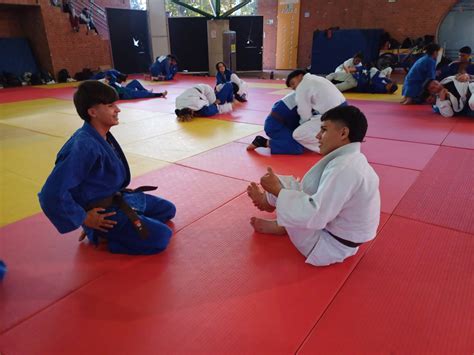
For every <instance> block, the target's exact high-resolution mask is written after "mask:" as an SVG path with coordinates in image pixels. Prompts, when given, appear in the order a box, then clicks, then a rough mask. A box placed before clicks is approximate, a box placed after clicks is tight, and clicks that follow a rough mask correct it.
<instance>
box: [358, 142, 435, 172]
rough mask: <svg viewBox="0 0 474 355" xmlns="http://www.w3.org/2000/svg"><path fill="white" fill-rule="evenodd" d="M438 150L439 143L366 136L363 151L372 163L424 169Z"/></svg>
mask: <svg viewBox="0 0 474 355" xmlns="http://www.w3.org/2000/svg"><path fill="white" fill-rule="evenodd" d="M437 150H438V146H437V145H431V144H420V143H410V142H400V141H394V140H389V139H378V138H366V139H365V142H364V143H362V153H364V154H365V155H366V156H367V160H368V161H369V162H371V163H378V164H383V165H390V166H396V167H400V168H407V169H414V170H423V168H424V167H425V166H426V164H428V162H429V161H430V159H431V158H432V156H433V155H434V154H435V153H436V151H437Z"/></svg>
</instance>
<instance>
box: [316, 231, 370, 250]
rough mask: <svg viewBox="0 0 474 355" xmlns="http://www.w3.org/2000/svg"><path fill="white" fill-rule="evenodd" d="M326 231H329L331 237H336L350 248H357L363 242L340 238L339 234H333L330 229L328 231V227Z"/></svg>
mask: <svg viewBox="0 0 474 355" xmlns="http://www.w3.org/2000/svg"><path fill="white" fill-rule="evenodd" d="M325 231H326V232H328V233H329V235H330V236H331V237H333V238H334V239H336V240H337V241H338V242H339V243H341V244H344V245H345V246H346V247H349V248H357V247H358V246H359V245H362V243H355V242H351V241H350V240H347V239H342V238H339V237H338V236H337V235H334V234H332V233H331V232H330V231H328V230H327V229H325Z"/></svg>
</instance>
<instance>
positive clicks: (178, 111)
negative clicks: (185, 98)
mask: <svg viewBox="0 0 474 355" xmlns="http://www.w3.org/2000/svg"><path fill="white" fill-rule="evenodd" d="M174 113H175V114H176V116H178V117H179V116H187V115H190V114H192V113H193V110H191V109H190V108H187V107H185V108H182V109H179V108H177V109H176V110H174Z"/></svg>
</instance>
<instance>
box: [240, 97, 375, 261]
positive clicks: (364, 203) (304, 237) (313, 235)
mask: <svg viewBox="0 0 474 355" xmlns="http://www.w3.org/2000/svg"><path fill="white" fill-rule="evenodd" d="M321 121H322V125H321V130H320V132H319V133H318V134H317V139H318V141H319V145H320V149H321V154H322V155H323V158H322V159H321V160H320V161H319V162H318V163H316V165H314V166H313V167H312V168H311V169H310V170H309V171H308V172H307V173H306V175H305V176H304V177H303V180H301V181H299V180H298V179H295V178H294V177H292V176H281V175H276V174H275V173H274V172H273V170H272V169H271V168H268V172H267V174H265V175H264V176H262V178H261V179H260V184H261V187H260V186H259V185H257V184H256V183H255V182H252V183H251V184H250V185H249V186H248V188H247V193H248V195H249V197H250V198H251V200H252V202H253V204H254V205H255V206H256V207H257V208H258V209H260V210H262V211H269V212H271V211H276V219H275V220H267V219H262V218H257V217H252V218H251V220H250V223H251V225H252V226H253V228H254V229H255V231H256V232H259V233H265V234H276V235H285V234H288V236H289V237H290V240H291V242H292V243H293V244H294V246H295V247H296V248H297V249H298V250H299V251H300V253H302V254H303V255H304V256H305V257H306V262H307V263H309V264H312V265H315V266H325V265H330V264H333V263H337V262H342V261H343V260H344V259H346V258H348V257H350V256H352V255H354V254H356V253H357V251H358V249H359V246H360V245H361V244H362V243H364V242H367V241H369V240H372V239H373V238H374V237H375V234H376V232H377V227H378V225H379V219H380V193H379V178H378V176H377V174H376V173H375V171H374V170H373V169H372V167H371V166H370V165H369V163H368V162H367V158H366V157H365V156H364V155H363V154H362V153H361V152H360V146H361V142H362V140H363V139H364V136H365V133H366V132H367V120H366V118H365V116H364V114H363V113H362V112H361V111H360V110H359V109H358V108H357V107H354V106H344V107H336V108H333V109H331V110H329V111H327V112H326V113H325V114H324V115H323V116H322V117H321Z"/></svg>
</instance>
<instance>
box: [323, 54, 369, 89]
mask: <svg viewBox="0 0 474 355" xmlns="http://www.w3.org/2000/svg"><path fill="white" fill-rule="evenodd" d="M363 59H364V56H363V55H362V53H361V52H358V53H356V54H354V56H353V57H352V58H349V59H348V60H346V61H345V62H344V63H342V64H341V65H339V66H338V67H337V68H336V70H335V71H334V73H331V74H329V75H328V76H326V79H328V80H329V81H331V82H332V83H333V84H335V85H336V87H337V88H338V89H339V91H341V92H343V91H347V90H350V89H353V88H355V87H356V86H357V81H356V79H355V78H354V75H353V74H355V73H356V72H357V70H358V69H359V68H361V67H362V60H363Z"/></svg>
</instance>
